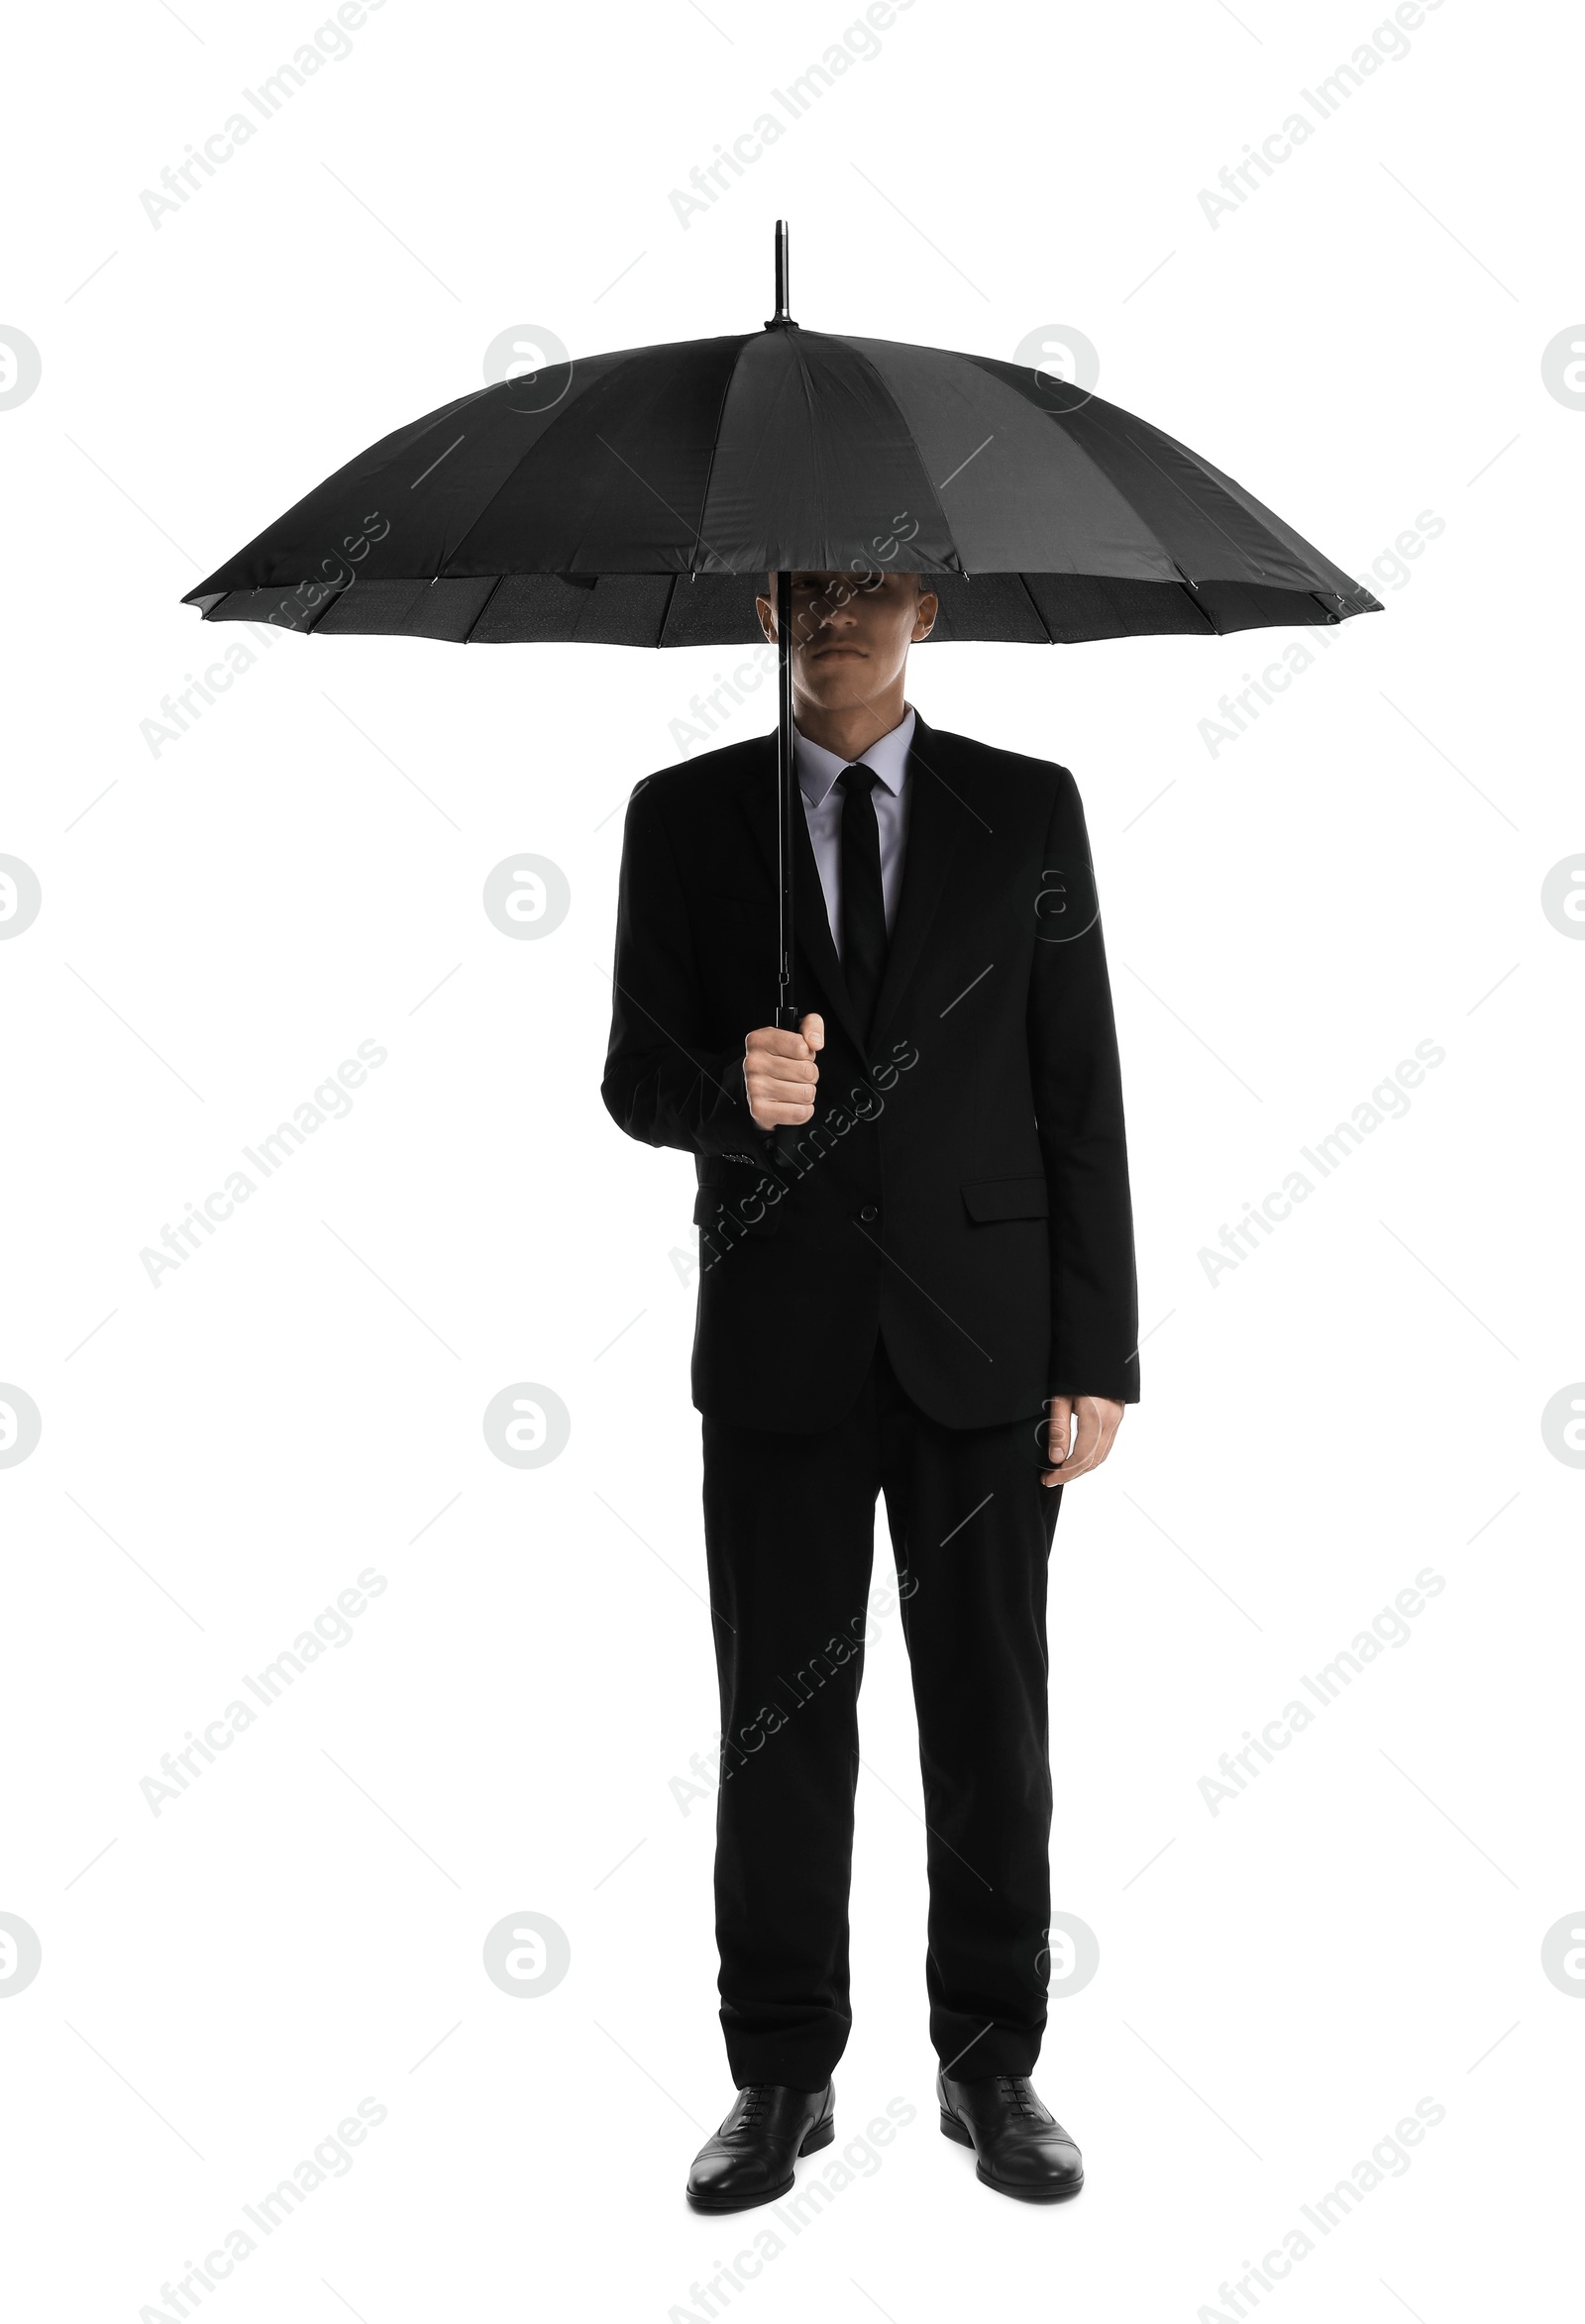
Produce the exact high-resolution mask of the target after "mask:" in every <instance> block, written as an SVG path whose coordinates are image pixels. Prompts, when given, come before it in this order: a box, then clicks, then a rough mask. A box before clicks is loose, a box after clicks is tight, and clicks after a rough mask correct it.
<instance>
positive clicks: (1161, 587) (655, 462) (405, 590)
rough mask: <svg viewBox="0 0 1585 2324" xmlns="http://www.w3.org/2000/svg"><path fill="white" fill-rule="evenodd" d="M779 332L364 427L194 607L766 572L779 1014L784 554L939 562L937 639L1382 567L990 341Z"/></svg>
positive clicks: (395, 609) (596, 369)
mask: <svg viewBox="0 0 1585 2324" xmlns="http://www.w3.org/2000/svg"><path fill="white" fill-rule="evenodd" d="M787 302H788V246H787V226H786V222H785V221H783V222H780V223H779V224H778V226H777V229H776V313H775V315H774V316H772V318H771V319H770V321H769V322H768V323H766V325H765V326H764V328H763V330H761V331H759V332H755V333H751V334H749V335H747V336H734V337H729V338H724V339H695V340H684V341H680V342H678V343H676V344H674V345H668V346H662V347H641V348H628V349H624V350H622V351H620V352H618V353H616V354H612V355H597V356H590V357H586V358H583V359H581V360H580V361H578V362H576V363H561V364H556V365H551V366H547V367H544V368H542V369H541V370H537V371H535V372H533V373H531V374H529V375H528V376H526V377H520V378H509V379H504V380H501V381H499V382H497V383H496V384H494V385H491V386H488V387H482V388H478V389H476V391H475V392H474V393H473V394H471V395H464V396H460V397H458V399H457V400H456V402H454V403H448V404H443V405H442V406H441V408H440V409H439V410H438V411H433V412H429V413H427V414H426V415H425V417H424V418H422V419H419V420H414V421H413V422H411V424H410V425H409V426H407V427H405V428H399V429H398V430H397V431H396V432H395V434H394V435H390V436H385V437H382V438H381V440H380V441H379V442H378V443H377V444H373V445H370V448H369V450H368V451H366V452H362V453H360V454H359V456H358V458H357V459H356V460H353V461H350V462H349V463H348V464H347V466H346V467H345V468H341V469H338V470H337V471H336V473H335V475H331V476H327V477H326V479H325V481H324V482H323V483H322V484H320V485H318V486H316V488H315V489H314V490H313V491H312V492H310V493H309V494H308V495H307V497H306V498H305V499H303V500H299V501H298V502H297V504H296V506H295V507H294V508H289V509H288V510H287V511H286V513H285V515H284V516H281V517H278V518H277V519H276V521H275V522H274V523H273V524H272V525H270V526H268V527H267V528H266V530H265V531H264V532H262V533H261V534H260V535H259V537H258V539H257V540H254V541H250V542H249V544H248V546H247V548H245V549H243V550H240V551H239V552H238V554H237V555H236V556H235V557H233V558H231V559H230V560H229V561H228V562H227V563H226V564H225V565H223V566H221V567H220V569H219V571H218V572H216V573H213V574H211V575H210V577H209V579H208V580H207V581H201V582H200V583H199V585H198V587H197V588H195V589H192V590H190V591H189V592H188V594H187V596H186V597H185V598H184V599H183V600H182V601H183V603H184V604H189V605H197V606H198V607H199V608H200V610H201V611H202V613H203V617H204V619H205V620H206V621H266V622H271V623H273V624H275V626H277V627H283V628H288V629H300V630H304V631H312V632H313V633H314V634H315V635H318V636H325V637H337V636H348V635H361V636H384V637H389V636H402V637H426V638H441V639H450V640H452V641H454V642H455V643H458V644H463V645H509V644H517V643H520V642H523V641H534V640H540V641H555V642H562V641H570V640H577V641H580V642H582V643H587V644H590V645H617V646H699V645H725V644H737V643H741V642H744V641H747V640H750V639H757V638H758V637H759V635H760V628H759V621H758V617H757V615H756V612H755V606H754V600H755V597H756V595H758V594H761V593H763V591H764V589H765V585H766V576H767V574H770V573H775V575H776V606H777V626H778V632H779V637H780V654H779V663H780V701H781V715H780V749H779V753H778V765H777V782H778V804H779V810H780V822H779V826H778V827H779V830H780V833H781V841H782V844H781V913H780V930H779V934H780V943H779V953H778V958H779V961H780V973H779V994H778V1007H777V1015H776V1022H777V1023H778V1024H779V1025H782V1026H795V1025H796V1023H797V1014H798V1012H797V1009H796V1007H795V1005H794V1004H793V1000H792V863H793V850H792V830H793V826H792V807H793V799H794V796H795V786H794V782H793V774H792V662H791V645H792V611H791V608H792V574H793V573H794V572H813V573H849V572H852V573H856V574H859V573H873V572H882V571H885V570H887V569H888V568H889V567H890V568H892V569H893V570H897V571H903V572H910V573H924V574H928V575H929V576H930V577H931V579H930V586H931V588H932V589H933V590H934V591H935V594H936V596H937V598H938V600H939V604H940V611H939V614H938V616H937V620H936V624H935V628H934V630H933V632H932V635H933V636H934V637H937V638H946V639H954V638H985V639H1004V640H1010V641H1014V642H1017V643H1021V644H1028V645H1052V644H1057V645H1066V644H1075V643H1078V642H1079V641H1081V640H1084V639H1089V638H1115V637H1137V636H1142V635H1152V636H1153V635H1168V634H1185V633H1198V634H1203V635H1207V636H1222V635H1225V634H1226V633H1227V632H1229V631H1232V630H1240V629H1260V628H1267V627H1270V626H1273V625H1275V624H1279V623H1280V624H1290V623H1312V624H1318V623H1322V622H1328V623H1329V622H1337V621H1342V620H1345V619H1346V618H1347V617H1348V615H1349V614H1351V613H1371V612H1380V610H1381V606H1380V603H1379V601H1378V599H1376V598H1375V597H1373V596H1372V595H1371V594H1370V592H1369V590H1368V589H1364V588H1361V587H1360V586H1359V584H1358V583H1357V582H1356V581H1351V580H1350V579H1349V577H1348V575H1347V574H1345V573H1343V572H1342V571H1341V570H1340V569H1339V568H1338V567H1337V566H1335V565H1332V564H1330V563H1329V562H1328V561H1327V559H1325V558H1324V557H1322V556H1321V552H1320V551H1319V550H1318V549H1313V548H1312V547H1311V546H1310V544H1309V542H1308V541H1305V540H1302V539H1301V538H1300V536H1299V534H1297V533H1296V532H1294V531H1293V530H1292V529H1291V528H1290V527H1289V526H1288V525H1286V524H1284V523H1283V521H1282V519H1281V518H1280V517H1277V516H1274V515H1273V514H1272V512H1271V510H1270V509H1269V508H1264V507H1262V505H1261V504H1260V502H1259V501H1258V500H1256V499H1255V498H1253V496H1252V495H1251V494H1250V493H1248V492H1246V491H1245V490H1244V488H1243V486H1242V485H1241V484H1236V483H1234V482H1233V480H1232V478H1231V477H1230V476H1225V475H1222V474H1221V473H1220V471H1219V470H1217V469H1214V468H1213V467H1212V466H1211V465H1210V463H1209V462H1208V461H1204V460H1202V459H1200V457H1199V456H1198V454H1196V453H1193V452H1191V451H1189V450H1188V448H1187V447H1186V446H1185V445H1182V444H1179V443H1177V442H1175V441H1174V439H1173V438H1172V437H1170V436H1164V435H1162V434H1161V432H1160V431H1159V430H1158V429H1156V428H1152V427H1149V426H1147V425H1146V423H1145V422H1144V421H1143V420H1138V419H1135V418H1133V417H1132V416H1131V414H1129V413H1128V412H1125V411H1121V410H1119V409H1118V408H1117V406H1116V405H1115V404H1110V403H1106V402H1103V401H1102V399H1101V398H1100V397H1099V396H1096V395H1092V394H1089V393H1087V392H1085V391H1084V390H1083V389H1081V388H1078V387H1075V386H1072V385H1070V384H1068V383H1067V382H1065V381H1063V380H1061V379H1058V378H1055V377H1054V376H1052V375H1051V374H1050V373H1048V372H1045V371H1037V370H1029V369H1027V368H1026V367H1024V366H1023V365H1020V364H1012V363H1003V362H999V361H998V360H997V359H996V358H995V357H992V356H982V355H957V354H953V353H951V352H950V351H948V350H945V349H941V348H933V347H909V346H904V345H902V344H900V343H898V342H897V341H894V340H885V339H856V338H850V337H845V336H844V337H832V336H828V335H826V334H824V333H821V332H814V331H803V330H800V329H799V328H798V326H797V325H796V324H795V323H794V322H793V321H792V316H791V315H790V314H789V312H788V303H787Z"/></svg>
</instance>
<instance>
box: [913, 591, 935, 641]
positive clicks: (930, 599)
mask: <svg viewBox="0 0 1585 2324" xmlns="http://www.w3.org/2000/svg"><path fill="white" fill-rule="evenodd" d="M940 610H941V600H940V598H939V597H938V596H937V595H936V593H935V591H934V589H923V590H921V591H920V593H919V611H918V615H917V618H916V619H915V621H914V624H913V643H914V644H915V645H918V644H919V643H920V642H921V640H922V639H924V638H927V637H928V636H929V634H930V632H931V630H932V629H934V627H935V617H936V615H937V614H938V613H939V612H940Z"/></svg>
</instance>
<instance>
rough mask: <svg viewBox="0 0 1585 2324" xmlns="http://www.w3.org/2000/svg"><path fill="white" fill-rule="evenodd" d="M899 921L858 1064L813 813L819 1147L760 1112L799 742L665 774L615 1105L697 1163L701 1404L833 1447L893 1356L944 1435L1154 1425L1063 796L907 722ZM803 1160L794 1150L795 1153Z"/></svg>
mask: <svg viewBox="0 0 1585 2324" xmlns="http://www.w3.org/2000/svg"><path fill="white" fill-rule="evenodd" d="M908 794H909V796H908V821H907V842H906V850H905V854H904V858H903V871H902V892H901V897H900V899H899V901H898V910H897V918H896V925H895V927H894V929H893V933H892V941H891V946H890V950H889V952H888V956H887V966H886V975H885V981H884V983H883V986H882V990H881V994H880V998H879V1001H878V1002H877V1004H876V1018H875V1023H874V1025H873V1027H872V1028H871V1034H870V1038H869V1039H868V1041H864V1040H861V1037H860V1028H859V1027H858V1025H857V1024H856V1023H855V1021H854V1016H853V1006H852V1002H851V1000H850V998H849V995H848V991H847V987H846V985H845V983H844V981H843V976H842V970H841V967H840V964H839V962H838V959H837V953H836V947H835V945H834V944H833V943H832V940H831V930H830V925H829V922H828V920H827V918H826V908H825V899H824V896H823V894H822V892H821V888H820V880H819V874H818V872H817V870H816V868H815V863H814V853H813V849H812V848H811V846H810V844H809V837H808V830H807V827H806V825H805V822H804V818H803V815H802V812H801V810H799V811H797V812H795V813H794V816H793V827H794V837H795V843H796V845H797V849H798V862H797V867H796V884H797V885H796V931H797V950H796V956H795V961H794V971H795V976H794V993H795V998H796V1001H797V1004H798V1007H799V1009H800V1010H804V1011H806V1010H809V1009H817V1010H818V1011H819V1012H820V1014H821V1016H822V1017H823V1018H824V1020H825V1047H824V1049H823V1051H822V1052H821V1054H820V1057H819V1060H818V1063H819V1069H820V1071H819V1084H818V1088H817V1091H816V1103H815V1111H814V1117H813V1119H812V1120H811V1121H810V1122H808V1123H807V1124H806V1125H804V1126H803V1127H802V1128H800V1129H798V1130H796V1131H784V1132H782V1134H781V1138H780V1140H779V1139H778V1138H777V1137H775V1136H773V1135H771V1134H768V1133H766V1132H764V1131H762V1130H760V1129H759V1128H758V1127H757V1126H756V1124H755V1123H754V1120H753V1118H752V1116H751V1115H750V1113H749V1110H748V1104H747V1100H746V1096H745V1092H744V1084H743V1044H744V1039H745V1036H746V1035H747V1034H748V1033H749V1032H750V1031H751V1030H752V1029H753V1028H754V1027H755V1026H757V1025H765V1024H770V1023H772V1022H774V1019H775V1004H776V991H777V978H776V970H777V959H776V949H777V948H776V921H777V906H776V898H777V844H776V843H777V827H776V736H775V735H774V734H770V735H762V736H757V737H755V738H754V739H753V740H752V741H748V742H742V743H736V744H733V745H731V746H730V747H728V748H727V749H725V750H718V751H712V752H710V753H709V754H708V755H707V756H705V757H702V758H699V759H695V760H692V761H691V762H689V763H688V764H687V765H685V766H681V767H674V768H669V769H667V770H666V771H665V772H664V773H662V774H659V775H652V776H650V777H648V778H647V779H646V780H645V781H644V782H642V783H640V784H639V785H638V786H637V788H636V789H635V791H634V792H633V794H632V798H631V801H630V803H629V806H628V810H627V827H626V832H625V836H624V839H623V846H622V874H621V895H620V901H619V905H618V916H617V931H616V971H615V997H614V1004H613V1010H612V1021H611V1039H610V1048H609V1052H608V1054H607V1058H606V1064H605V1077H604V1082H603V1085H602V1092H601V1094H602V1096H603V1098H604V1101H605V1104H606V1107H607V1108H608V1109H609V1111H610V1112H611V1114H612V1116H613V1117H614V1119H615V1120H616V1121H617V1123H618V1124H619V1125H620V1127H621V1128H623V1129H624V1130H626V1131H627V1132H628V1134H629V1135H630V1136H631V1137H635V1138H641V1139H643V1140H645V1141H646V1142H647V1143H648V1144H650V1145H654V1146H682V1147H685V1148H687V1151H688V1152H690V1153H692V1154H693V1155H694V1156H696V1158H697V1167H698V1200H697V1203H696V1206H695V1209H694V1213H693V1215H694V1219H695V1221H696V1222H697V1224H698V1226H699V1228H700V1237H699V1243H700V1273H699V1285H698V1320H697V1326H696V1330H695V1335H694V1343H693V1369H692V1385H693V1402H694V1404H695V1405H696V1406H697V1408H698V1409H699V1411H701V1412H703V1413H708V1414H712V1415H715V1416H717V1417H719V1418H721V1419H723V1420H728V1421H733V1422H737V1423H739V1424H742V1425H746V1426H757V1427H763V1428H771V1429H779V1430H788V1429H812V1428H823V1427H828V1426H831V1425H832V1424H833V1423H835V1422H836V1421H838V1420H840V1419H841V1418H842V1416H843V1415H844V1413H846V1412H847V1410H848V1409H849V1407H850V1406H851V1405H852V1403H853V1401H854V1399H855V1397H856V1396H857V1394H858V1392H859V1388H860V1386H861V1384H862V1382H863V1379H864V1376H865V1372H866V1369H867V1367H868V1365H869V1363H870V1360H871V1356H872V1353H873V1350H874V1346H875V1337H876V1331H877V1328H878V1327H879V1328H880V1329H881V1330H882V1331H883V1332H884V1335H885V1339H886V1346H887V1351H888V1353H889V1355H890V1356H891V1358H892V1362H893V1364H894V1366H895V1367H896V1370H897V1374H898V1379H899V1380H900V1381H901V1383H902V1386H903V1387H904V1389H905V1390H906V1391H907V1393H908V1395H909V1396H910V1397H911V1398H912V1400H913V1402H914V1403H915V1404H916V1405H918V1406H919V1407H920V1408H921V1409H922V1410H923V1411H924V1412H926V1413H927V1414H928V1415H929V1416H930V1417H931V1418H932V1419H933V1420H935V1421H938V1422H940V1423H942V1424H943V1425H945V1426H949V1427H959V1428H966V1427H985V1426H991V1425H993V1424H995V1423H999V1422H1006V1421H1014V1420H1018V1419H1022V1418H1024V1417H1031V1418H1032V1417H1035V1416H1037V1415H1038V1413H1039V1410H1040V1405H1041V1400H1042V1399H1043V1398H1044V1397H1046V1396H1051V1395H1089V1396H1111V1397H1117V1398H1120V1399H1121V1400H1122V1401H1124V1402H1126V1403H1132V1402H1134V1401H1136V1400H1137V1397H1138V1393H1139V1388H1138V1352H1137V1343H1138V1337H1139V1334H1138V1327H1137V1310H1136V1299H1135V1290H1134V1258H1133V1228H1132V1218H1131V1213H1130V1208H1129V1199H1128V1169H1127V1156H1126V1151H1125V1146H1124V1139H1123V1120H1122V1093H1121V1086H1120V1080H1119V1075H1118V1067H1117V1047H1116V1036H1115V1032H1114V1030H1113V1025H1112V1013H1111V995H1110V989H1109V985H1108V981H1107V965H1106V954H1105V950H1104V948H1103V945H1102V937H1101V924H1100V919H1099V916H1098V905H1097V900H1096V892H1095V881H1094V876H1093V873H1092V871H1091V867H1090V849H1089V842H1088V839H1087V837H1086V833H1085V824H1084V811H1083V809H1082V807H1081V805H1080V803H1079V793H1078V790H1077V788H1076V786H1075V784H1074V780H1073V777H1072V776H1071V775H1070V774H1069V773H1068V771H1067V769H1066V768H1065V767H1057V766H1052V765H1049V764H1047V763H1046V762H1045V761H1044V760H1040V759H1025V758H1020V757H1018V756H1016V755H1015V754H1014V753H1012V752H1010V751H1001V750H993V749H992V748H990V747H989V746H988V745H987V744H985V743H980V742H973V741H971V740H969V739H968V738H967V737H966V736H964V735H958V734H941V733H937V732H935V731H934V730H933V729H932V728H931V727H929V726H927V725H926V723H925V721H924V720H923V719H922V718H918V717H917V716H916V718H915V725H914V735H913V744H912V749H911V751H910V754H909V758H908ZM789 1146H791V1147H792V1152H791V1153H789V1152H788V1148H789Z"/></svg>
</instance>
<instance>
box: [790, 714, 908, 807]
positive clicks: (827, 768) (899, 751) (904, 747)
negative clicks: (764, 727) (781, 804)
mask: <svg viewBox="0 0 1585 2324" xmlns="http://www.w3.org/2000/svg"><path fill="white" fill-rule="evenodd" d="M913 724H914V714H913V708H912V705H911V704H910V705H909V706H908V708H907V709H906V710H905V711H904V712H903V714H902V722H901V724H900V725H898V726H894V727H893V729H892V731H891V733H890V734H883V735H882V736H881V737H880V739H879V740H878V741H876V742H872V743H871V745H870V747H869V749H868V750H867V751H861V752H860V753H859V756H858V758H857V759H856V760H854V759H844V758H842V757H841V756H840V755H839V753H837V752H836V751H828V750H827V749H826V747H825V745H824V743H820V742H810V740H809V738H808V736H807V735H806V734H804V733H802V732H800V730H799V729H798V728H797V727H796V726H794V727H793V729H792V752H793V759H794V761H795V763H796V766H797V774H798V789H799V790H800V791H801V792H802V793H803V795H804V797H805V798H806V799H807V800H808V802H809V804H810V806H811V807H817V806H819V805H820V804H821V803H822V802H823V801H824V800H825V799H826V798H827V797H828V796H829V794H830V792H831V789H832V786H833V785H834V784H835V782H836V779H837V777H838V776H839V775H840V774H841V773H842V771H843V769H844V768H845V767H852V766H860V767H873V768H874V769H875V772H876V774H877V775H878V776H879V778H880V780H881V781H882V782H883V783H884V784H885V785H886V787H887V789H888V791H890V792H892V793H893V795H894V796H895V797H897V798H900V797H901V796H902V786H903V784H904V782H905V781H906V780H907V773H908V749H909V746H910V744H911V743H912V741H913Z"/></svg>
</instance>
